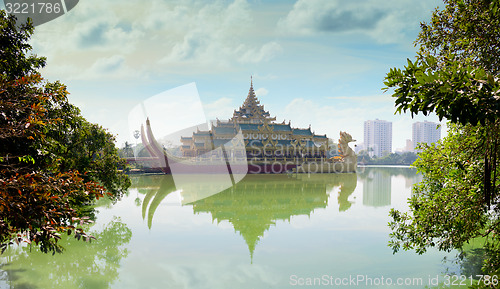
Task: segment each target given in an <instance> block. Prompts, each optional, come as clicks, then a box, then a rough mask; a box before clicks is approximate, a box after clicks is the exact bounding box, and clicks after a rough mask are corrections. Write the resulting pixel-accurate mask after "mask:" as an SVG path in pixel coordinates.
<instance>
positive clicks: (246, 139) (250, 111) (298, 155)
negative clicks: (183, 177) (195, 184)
mask: <svg viewBox="0 0 500 289" xmlns="http://www.w3.org/2000/svg"><path fill="white" fill-rule="evenodd" d="M275 121H276V117H270V114H269V112H268V111H265V110H264V106H263V105H260V102H259V100H258V99H257V97H256V95H255V92H254V89H253V84H252V83H251V84H250V90H249V93H248V96H247V98H246V99H245V102H244V103H243V105H242V106H241V107H240V108H239V109H238V110H235V111H234V113H233V117H232V118H231V119H229V120H227V121H220V120H217V122H216V124H212V127H211V129H209V130H199V129H198V128H195V131H194V132H193V131H191V132H190V133H192V135H191V136H189V137H181V138H180V140H181V142H182V145H181V146H180V147H179V150H178V151H179V152H180V154H181V155H182V156H180V155H179V156H176V155H175V154H174V153H173V152H172V151H171V150H170V149H165V148H164V147H163V146H161V145H160V144H159V143H158V141H157V140H156V138H155V136H154V135H153V132H152V129H151V125H150V122H149V120H147V121H146V128H145V129H144V127H142V128H141V130H142V133H141V136H142V143H143V144H144V146H145V147H146V149H147V150H148V152H149V153H150V154H151V156H152V157H153V159H154V161H155V163H156V166H157V167H159V168H161V169H162V171H163V172H165V173H175V174H177V173H191V174H193V173H194V174H196V173H226V174H227V173H229V174H246V173H253V174H256V173H268V174H272V173H283V172H292V171H293V172H317V173H329V172H338V173H343V172H354V171H355V169H356V155H355V153H354V151H353V150H352V149H351V148H349V146H348V143H349V142H351V141H353V140H352V138H351V136H350V135H349V134H347V133H341V137H340V140H339V152H340V154H341V155H340V157H338V158H337V159H335V161H334V159H333V158H330V157H331V153H330V147H329V143H328V138H327V136H326V135H317V134H315V133H314V132H313V131H311V127H309V128H307V129H303V128H293V127H292V126H291V124H290V122H288V123H285V121H283V122H281V123H276V122H275Z"/></svg>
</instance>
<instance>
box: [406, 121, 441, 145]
mask: <svg viewBox="0 0 500 289" xmlns="http://www.w3.org/2000/svg"><path fill="white" fill-rule="evenodd" d="M440 138H441V127H440V126H439V123H435V122H430V121H424V122H416V123H414V124H413V125H412V142H413V149H414V150H415V148H416V147H417V145H418V144H419V143H426V144H431V143H434V142H437V141H438V140H439V139H440Z"/></svg>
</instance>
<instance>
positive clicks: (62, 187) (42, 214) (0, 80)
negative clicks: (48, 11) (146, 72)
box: [0, 11, 130, 252]
mask: <svg viewBox="0 0 500 289" xmlns="http://www.w3.org/2000/svg"><path fill="white" fill-rule="evenodd" d="M0 17H1V18H0V40H1V41H0V57H1V58H0V74H1V77H0V248H1V249H2V251H3V250H5V248H6V247H7V245H8V244H11V243H13V242H15V243H20V242H27V243H30V244H32V243H34V244H36V245H37V246H39V247H40V249H41V251H42V252H49V251H52V252H60V251H61V250H62V247H61V246H60V245H59V244H58V240H59V239H60V236H59V234H60V233H66V232H68V233H70V234H74V236H75V238H77V239H82V238H83V239H84V240H90V239H91V238H92V237H91V236H89V235H87V234H86V233H85V232H84V231H83V229H82V227H81V225H82V224H84V223H87V222H89V217H90V216H91V213H92V211H91V210H89V205H91V204H92V203H93V202H94V201H95V200H96V199H99V198H100V197H103V196H105V195H109V196H111V197H113V198H115V199H116V198H119V197H120V196H121V194H122V193H123V192H124V191H125V189H126V188H127V187H128V186H129V185H130V181H129V179H128V178H127V176H125V175H124V174H123V173H121V172H120V171H119V169H120V167H122V166H124V165H125V163H124V161H123V160H121V159H120V158H118V156H117V150H116V148H115V147H114V143H113V141H114V138H113V136H112V135H111V134H109V133H108V132H106V131H105V130H104V129H103V128H101V127H100V126H98V125H95V124H91V123H89V122H87V121H86V120H85V119H84V118H83V117H82V116H81V115H80V111H79V110H78V108H76V107H75V106H73V105H71V104H70V103H69V102H68V99H67V94H68V92H67V91H66V87H65V86H64V85H62V84H60V83H59V82H54V83H49V82H46V81H44V80H43V78H42V77H41V76H40V75H39V74H38V73H37V70H38V69H39V68H41V67H43V65H44V64H45V60H44V59H43V58H39V57H36V56H34V55H28V54H29V51H30V50H31V46H30V45H29V44H28V40H29V37H30V35H31V34H32V33H33V27H32V26H31V25H30V24H29V23H28V24H27V25H22V26H20V27H19V28H18V27H16V25H15V19H14V18H13V17H12V16H6V14H5V12H4V11H0ZM77 226H78V227H77Z"/></svg>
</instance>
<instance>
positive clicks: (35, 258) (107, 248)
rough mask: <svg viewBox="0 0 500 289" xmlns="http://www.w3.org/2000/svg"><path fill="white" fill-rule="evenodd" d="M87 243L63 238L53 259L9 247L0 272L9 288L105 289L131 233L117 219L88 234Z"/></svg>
mask: <svg viewBox="0 0 500 289" xmlns="http://www.w3.org/2000/svg"><path fill="white" fill-rule="evenodd" d="M92 234H93V235H94V236H95V237H96V238H97V240H93V241H92V242H91V243H87V242H83V241H77V240H76V239H75V238H73V237H72V236H71V237H67V238H66V237H63V238H62V239H61V240H60V241H59V242H61V244H62V245H63V246H64V247H65V248H67V250H66V251H65V252H64V253H62V254H56V255H54V256H52V255H48V254H43V253H41V252H40V251H39V250H38V249H37V248H35V247H33V248H29V247H24V248H13V249H12V250H11V251H6V252H5V254H4V255H3V256H2V257H4V259H3V265H2V270H4V272H6V274H5V273H4V278H6V279H7V280H5V281H7V282H8V283H9V284H10V288H33V289H35V288H40V289H44V288H93V289H95V288H97V289H99V288H109V286H110V284H111V283H113V282H114V281H115V280H116V279H117V278H118V275H119V274H118V268H119V267H120V261H121V260H122V259H123V258H124V257H126V256H127V255H128V250H127V249H126V248H124V245H125V244H127V243H128V242H129V241H130V238H131V237H132V231H131V230H130V229H129V228H128V227H127V226H126V225H125V224H124V223H122V222H121V221H120V220H119V219H115V220H113V221H112V222H110V223H109V224H108V225H107V226H106V227H105V228H104V229H103V230H102V231H100V232H92Z"/></svg>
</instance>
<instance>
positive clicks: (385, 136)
mask: <svg viewBox="0 0 500 289" xmlns="http://www.w3.org/2000/svg"><path fill="white" fill-rule="evenodd" d="M364 147H365V149H366V150H367V151H368V154H369V155H370V156H371V157H373V156H376V157H381V156H384V155H387V154H390V153H391V152H392V122H389V121H385V120H379V119H376V120H367V121H365V129H364Z"/></svg>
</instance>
